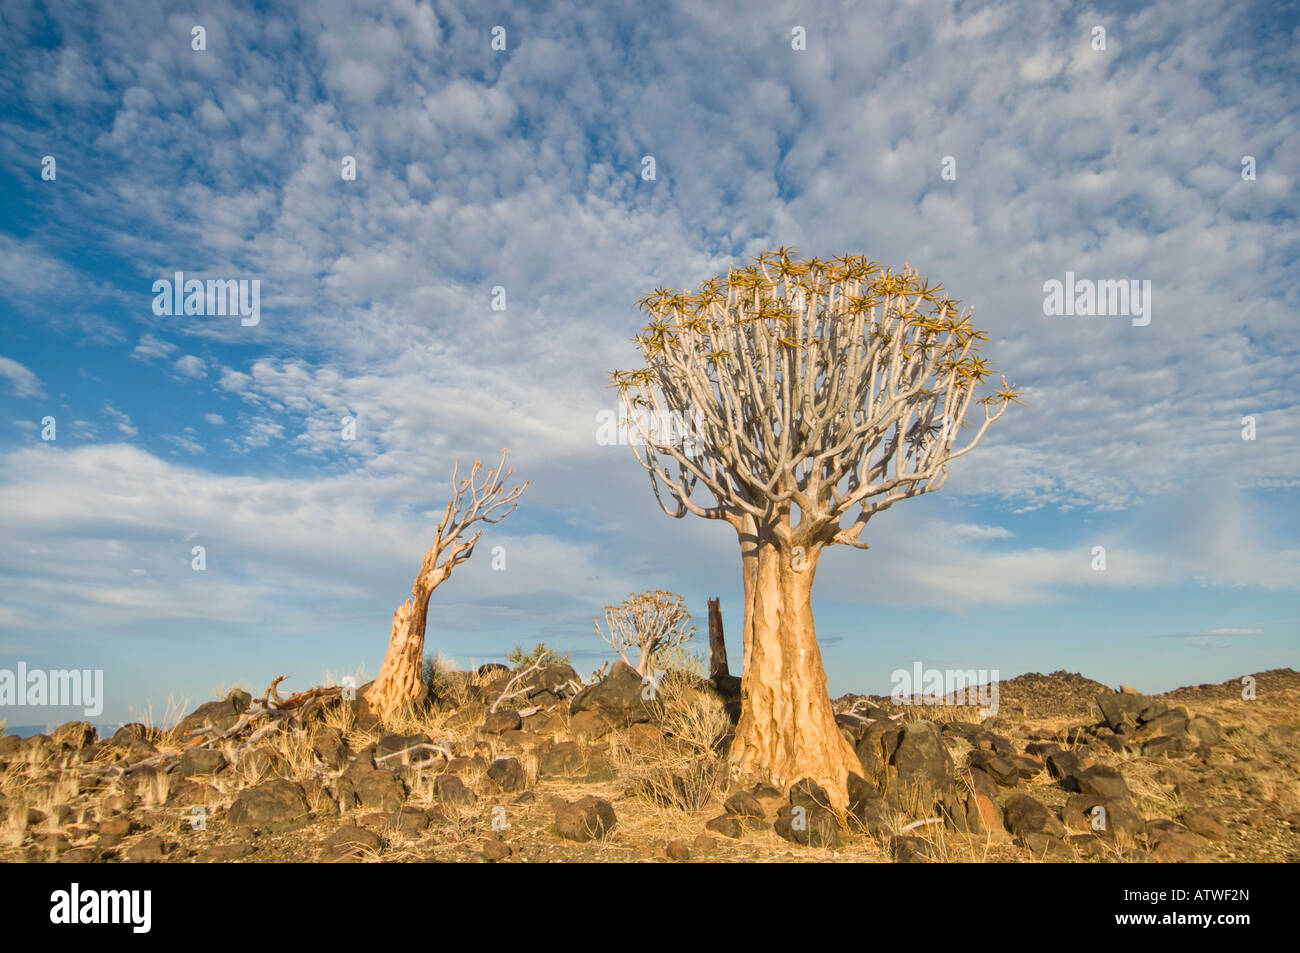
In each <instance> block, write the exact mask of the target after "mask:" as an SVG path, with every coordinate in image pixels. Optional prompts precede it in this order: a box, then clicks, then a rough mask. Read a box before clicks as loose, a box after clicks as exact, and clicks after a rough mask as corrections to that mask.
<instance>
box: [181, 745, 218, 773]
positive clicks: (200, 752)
mask: <svg viewBox="0 0 1300 953" xmlns="http://www.w3.org/2000/svg"><path fill="white" fill-rule="evenodd" d="M225 766H226V756H225V755H224V754H222V753H221V752H220V751H217V750H215V749H213V748H189V749H187V750H186V752H185V753H184V754H182V755H181V761H180V764H179V765H177V766H176V771H177V774H178V775H179V776H180V777H182V778H188V777H193V776H194V775H202V774H216V773H217V772H219V771H221V770H222V769H223V768H224V767H225Z"/></svg>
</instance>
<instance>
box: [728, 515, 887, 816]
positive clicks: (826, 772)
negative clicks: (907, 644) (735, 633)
mask: <svg viewBox="0 0 1300 953" xmlns="http://www.w3.org/2000/svg"><path fill="white" fill-rule="evenodd" d="M816 563H817V552H816V551H812V552H809V553H807V554H804V555H803V556H802V558H801V559H797V558H794V557H793V555H792V554H791V553H790V552H789V551H788V550H787V547H785V546H783V545H779V544H778V543H777V542H776V541H775V540H760V541H759V545H758V546H757V548H756V550H755V552H754V554H753V559H752V564H753V576H752V582H751V578H750V575H749V566H748V565H747V566H746V579H745V583H746V590H747V592H746V595H747V597H748V599H747V604H746V611H745V639H746V645H745V671H744V675H743V677H742V679H741V697H742V707H741V714H740V723H739V724H738V725H737V726H736V737H735V741H734V742H733V743H732V748H731V763H732V766H733V768H735V769H736V770H737V771H738V772H741V773H749V772H753V773H757V774H759V775H762V776H766V777H767V778H769V779H770V780H771V781H772V783H774V784H777V785H779V786H780V787H781V788H783V789H788V788H789V787H790V785H792V784H794V783H795V782H796V781H799V780H801V779H803V778H811V779H812V780H814V781H816V782H817V783H818V784H820V785H821V786H822V787H824V788H825V789H826V792H827V793H828V794H829V795H830V798H831V801H832V803H833V804H834V806H835V807H836V808H838V809H840V810H844V809H845V808H846V807H847V804H848V788H847V783H848V775H849V772H854V773H861V770H862V768H861V766H860V763H859V761H858V758H857V755H856V754H855V753H854V751H853V748H852V747H850V745H849V743H848V742H847V741H845V740H844V738H843V737H842V736H841V735H840V732H839V728H838V726H837V725H836V724H835V713H834V711H833V710H832V708H831V700H830V695H829V693H828V692H827V689H826V671H825V669H824V668H823V667H822V657H821V650H820V649H819V648H818V646H817V636H816V633H815V631H814V628H813V615H812V603H811V592H812V583H813V576H814V575H815V573H816Z"/></svg>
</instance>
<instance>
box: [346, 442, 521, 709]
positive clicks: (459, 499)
mask: <svg viewBox="0 0 1300 953" xmlns="http://www.w3.org/2000/svg"><path fill="white" fill-rule="evenodd" d="M482 469H483V464H482V462H481V461H479V460H475V461H474V467H473V469H472V470H471V471H470V475H469V476H467V477H462V478H461V479H460V482H459V484H458V483H457V482H456V480H457V477H458V476H459V475H460V464H459V463H457V464H456V466H455V469H454V470H453V471H452V476H451V484H452V489H453V495H452V498H451V499H450V500H448V501H447V507H446V509H445V510H443V514H442V520H441V521H440V522H439V523H438V528H437V530H435V532H434V540H433V545H432V546H431V547H430V548H429V551H428V552H427V553H425V554H424V562H423V563H422V565H421V566H420V572H419V574H418V575H417V576H416V577H415V583H414V584H413V585H412V587H411V598H410V599H407V600H406V602H404V603H403V604H402V606H401V608H399V609H398V610H397V611H396V612H395V613H393V629H392V634H391V635H390V636H389V640H388V652H387V654H386V655H385V656H384V663H383V666H382V667H381V668H380V669H379V676H378V677H377V678H376V679H375V681H374V684H373V685H371V686H370V690H369V691H368V692H366V701H367V702H368V703H369V704H370V708H371V710H372V711H374V712H375V713H376V714H378V715H380V716H381V717H383V716H387V715H391V714H393V713H395V712H396V711H398V710H399V709H400V708H401V707H402V706H403V705H409V704H412V703H414V702H416V701H418V700H419V699H420V697H421V695H422V694H423V691H424V681H423V679H422V677H421V675H422V671H423V663H424V629H425V625H426V623H427V621H428V614H429V596H430V595H432V594H433V590H434V589H436V588H437V587H438V586H439V585H441V584H442V582H443V581H444V580H445V579H446V578H447V577H448V576H450V575H451V571H452V570H453V569H454V568H456V567H457V566H459V565H460V564H461V563H463V562H465V560H467V559H469V557H470V556H471V555H473V553H474V544H475V543H477V542H478V541H479V537H480V536H482V535H483V530H481V529H479V530H477V531H475V532H474V534H473V535H472V536H470V537H469V538H468V539H465V538H463V537H464V536H465V534H466V533H467V532H468V531H469V529H470V527H471V526H473V525H474V524H475V523H478V522H480V521H481V522H483V523H499V522H501V520H503V519H505V518H506V517H507V516H509V515H510V514H511V513H513V512H514V511H515V507H517V506H518V505H519V504H518V502H517V500H518V499H519V497H520V495H522V494H523V492H524V490H526V489H528V486H529V484H528V483H524V484H523V485H522V486H516V487H515V488H514V489H512V490H508V491H507V490H506V488H505V487H506V480H507V479H509V477H510V476H511V474H513V473H514V472H515V471H514V468H513V467H510V468H509V469H507V468H506V451H505V450H502V451H501V462H500V463H498V464H497V466H496V468H495V469H492V470H488V471H487V474H486V475H485V476H484V477H483V479H482V481H481V482H480V480H479V474H480V472H482Z"/></svg>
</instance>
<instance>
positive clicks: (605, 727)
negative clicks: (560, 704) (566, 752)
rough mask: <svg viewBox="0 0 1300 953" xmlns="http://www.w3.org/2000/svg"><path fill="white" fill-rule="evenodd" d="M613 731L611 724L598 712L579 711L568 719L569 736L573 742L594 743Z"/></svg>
mask: <svg viewBox="0 0 1300 953" xmlns="http://www.w3.org/2000/svg"><path fill="white" fill-rule="evenodd" d="M613 730H614V724H613V722H611V721H610V720H609V719H608V718H606V717H605V716H604V715H603V714H601V713H600V712H598V711H580V712H578V713H577V714H576V715H574V716H573V717H572V718H571V719H569V734H570V735H572V736H573V739H574V740H575V741H595V740H596V739H597V738H603V737H605V735H607V734H609V733H610V732H611V731H613Z"/></svg>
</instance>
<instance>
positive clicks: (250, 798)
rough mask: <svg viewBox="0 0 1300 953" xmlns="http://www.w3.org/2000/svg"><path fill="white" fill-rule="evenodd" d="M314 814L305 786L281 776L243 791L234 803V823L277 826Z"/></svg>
mask: <svg viewBox="0 0 1300 953" xmlns="http://www.w3.org/2000/svg"><path fill="white" fill-rule="evenodd" d="M310 813H311V807H310V806H309V805H308V804H307V795H306V792H304V791H303V789H302V785H300V784H297V783H295V782H293V781H286V780H284V779H281V778H277V779H276V780H274V781H264V782H263V783H261V784H258V785H256V786H255V787H251V788H247V789H245V790H244V791H242V792H241V793H240V794H239V796H238V797H237V798H235V802H234V804H232V805H231V806H230V822H231V823H232V824H247V825H249V826H250V827H266V828H271V829H273V828H274V826H276V825H282V824H286V823H291V822H293V821H296V820H298V819H299V818H303V817H306V816H307V815H308V814H310Z"/></svg>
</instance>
